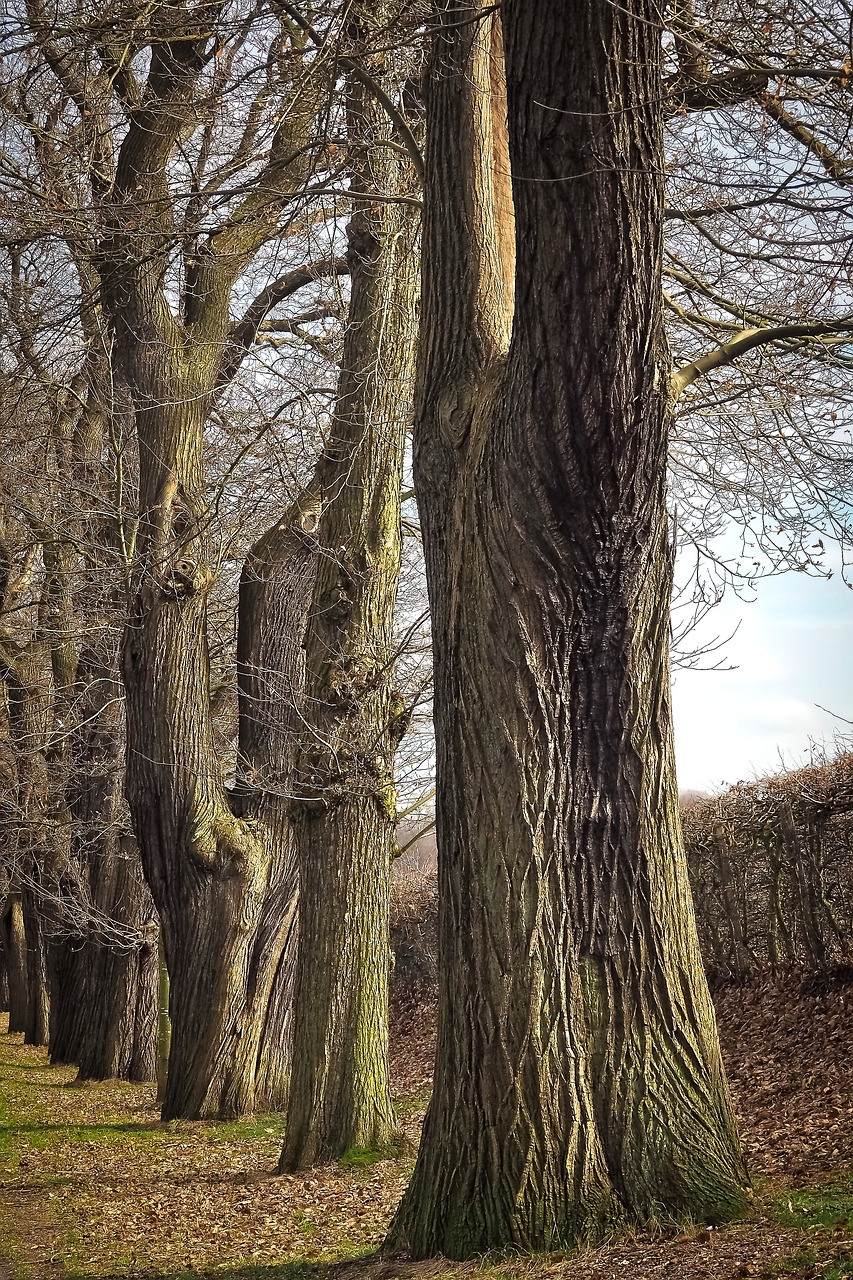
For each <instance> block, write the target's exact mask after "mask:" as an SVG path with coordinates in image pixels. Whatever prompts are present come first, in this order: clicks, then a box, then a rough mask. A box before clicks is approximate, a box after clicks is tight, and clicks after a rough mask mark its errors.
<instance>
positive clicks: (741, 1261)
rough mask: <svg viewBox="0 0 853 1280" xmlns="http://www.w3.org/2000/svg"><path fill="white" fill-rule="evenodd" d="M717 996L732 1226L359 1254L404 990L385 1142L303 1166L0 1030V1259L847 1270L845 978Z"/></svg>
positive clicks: (115, 1269) (419, 1040)
mask: <svg viewBox="0 0 853 1280" xmlns="http://www.w3.org/2000/svg"><path fill="white" fill-rule="evenodd" d="M716 1004H717V1012H718V1021H719V1028H720V1037H721V1042H722V1045H723V1052H724V1056H725V1059H726V1066H727V1070H728V1073H729V1080H730V1083H731V1087H732V1095H733V1098H734V1102H735V1108H736V1111H737V1114H738V1119H739V1124H740V1129H741V1135H742V1138H743V1142H744V1149H745V1152H746V1156H747V1160H748V1163H749V1167H750V1171H751V1173H752V1176H753V1179H754V1181H755V1184H756V1188H757V1196H756V1206H755V1212H754V1214H753V1215H752V1217H751V1219H750V1220H749V1221H747V1222H745V1223H739V1224H734V1225H732V1226H727V1227H722V1228H720V1229H718V1230H711V1229H708V1228H704V1227H702V1226H701V1225H697V1226H695V1227H691V1228H688V1229H684V1230H668V1231H667V1230H664V1229H661V1230H659V1231H656V1232H645V1233H631V1234H628V1235H625V1236H622V1237H620V1238H618V1239H616V1240H614V1241H613V1242H611V1243H608V1244H606V1245H604V1246H602V1247H600V1248H597V1249H590V1250H582V1251H580V1252H578V1253H575V1254H573V1255H566V1256H563V1255H548V1256H547V1257H542V1258H535V1259H529V1258H521V1257H518V1258H512V1257H507V1258H504V1259H501V1260H495V1259H492V1260H486V1261H477V1262H472V1263H467V1264H451V1263H441V1262H437V1263H428V1264H411V1263H400V1262H393V1261H381V1260H377V1259H376V1258H375V1257H371V1256H370V1255H371V1254H372V1253H373V1251H375V1250H376V1249H377V1248H378V1246H379V1245H380V1244H381V1241H382V1239H383V1236H384V1233H385V1231H386V1229H387V1226H388V1223H389V1221H390V1218H391V1215H392V1213H393V1211H394V1209H395V1208H396V1206H397V1204H398V1202H399V1199H400V1197H401V1195H402V1192H403V1190H404V1188H405V1186H406V1183H407V1181H408V1178H409V1175H410V1172H411V1167H412V1163H413V1160H414V1150H415V1143H416V1141H417V1135H418V1132H419V1129H420V1124H421V1121H422V1119H423V1114H424V1110H425V1107H426V1103H427V1101H428V1095H429V1087H430V1075H431V1066H432V1055H433V1047H434V1035H435V1014H434V1002H433V999H432V991H431V988H430V987H429V986H428V985H423V986H421V987H416V988H414V989H412V988H411V987H410V988H409V989H408V990H407V992H406V993H405V994H404V995H401V994H400V993H399V992H398V994H397V997H396V999H395V1002H394V1007H393V1018H392V1028H393V1030H392V1052H391V1071H392V1080H393V1083H394V1092H395V1095H396V1099H397V1105H398V1112H399V1115H400V1128H401V1131H402V1134H403V1137H404V1141H403V1142H402V1143H401V1145H400V1147H398V1148H396V1149H395V1151H394V1153H393V1154H391V1155H389V1156H388V1157H387V1158H384V1159H382V1160H379V1161H378V1162H376V1163H374V1164H368V1165H366V1166H365V1165H361V1166H359V1165H353V1166H344V1165H342V1164H334V1165H328V1166H324V1167H322V1168H319V1169H314V1170H310V1171H308V1172H307V1173H304V1174H302V1173H300V1174H293V1175H285V1176H278V1175H277V1174H276V1173H275V1167H276V1161H277V1158H278V1154H279V1150H280V1147H281V1138H282V1120H281V1117H280V1116H270V1117H254V1118H252V1119H250V1120H248V1121H246V1122H244V1123H239V1122H238V1123H229V1124H222V1125H217V1124H214V1123H206V1122H196V1123H190V1122H178V1123H175V1122H172V1123H169V1124H166V1125H164V1124H162V1123H161V1122H160V1121H159V1119H158V1117H157V1111H156V1104H155V1100H154V1089H153V1086H147V1085H134V1084H127V1083H121V1082H116V1081H106V1082H102V1083H87V1084H85V1085H82V1086H80V1087H73V1088H72V1087H69V1086H71V1085H72V1084H73V1081H74V1070H73V1068H69V1067H51V1066H49V1065H48V1063H47V1059H46V1054H45V1051H44V1050H41V1049H33V1048H30V1047H26V1046H24V1045H23V1044H22V1043H21V1037H20V1036H3V1037H2V1040H0V1255H4V1256H5V1259H7V1260H8V1264H9V1266H10V1267H11V1272H12V1276H14V1277H15V1280H17V1277H18V1276H20V1277H21V1278H22V1280H54V1278H56V1280H59V1277H64V1276H74V1277H79V1278H80V1280H96V1278H105V1277H111V1278H112V1277H116V1278H118V1277H122V1278H124V1277H127V1278H128V1280H142V1278H143V1277H146V1278H148V1277H152V1278H153V1277H164V1278H165V1277H169V1280H177V1278H178V1277H201V1276H204V1277H211V1280H212V1278H213V1277H216V1276H218V1275H219V1276H222V1277H223V1278H224V1277H226V1276H227V1277H228V1280H238V1277H242V1276H244V1275H245V1276H246V1277H249V1276H251V1275H252V1267H253V1266H254V1267H256V1268H258V1270H257V1271H256V1272H255V1274H256V1275H263V1276H264V1277H265V1280H276V1278H277V1275H278V1274H280V1275H281V1276H282V1280H289V1278H290V1277H295V1276H296V1274H297V1272H296V1271H294V1270H293V1269H292V1268H293V1266H294V1265H295V1264H297V1263H300V1264H304V1265H305V1267H306V1268H307V1270H304V1271H302V1274H304V1275H306V1276H308V1275H310V1276H311V1277H312V1280H313V1278H314V1277H323V1278H324V1280H325V1278H326V1277H328V1280H331V1277H332V1276H334V1277H336V1278H337V1280H359V1278H360V1277H364V1280H394V1278H395V1277H416V1276H427V1275H437V1274H441V1275H443V1276H445V1277H447V1278H448V1280H450V1278H452V1277H453V1276H460V1277H461V1276H480V1275H485V1276H491V1277H495V1278H496V1280H545V1277H552V1276H553V1277H557V1276H559V1277H564V1278H565V1280H616V1278H617V1277H630V1278H631V1280H657V1277H672V1278H673V1280H676V1278H677V1280H734V1278H735V1277H748V1276H765V1277H775V1276H800V1277H803V1278H804V1280H812V1278H815V1280H816V1278H817V1277H826V1278H827V1280H836V1277H839V1276H843V1275H853V1226H851V1222H853V1174H851V1170H853V1089H852V1088H851V1084H852V1083H853V1071H851V1065H850V1058H851V1055H850V1048H849V1046H850V1044H851V1043H853V987H851V986H847V985H844V984H841V983H833V982H832V981H830V980H826V981H823V982H818V981H816V980H811V981H810V982H804V981H803V980H802V978H801V977H800V976H798V975H796V974H789V975H785V976H781V977H780V976H776V977H766V978H763V979H760V980H757V981H754V982H753V983H751V984H750V985H749V986H744V987H735V986H731V987H726V988H723V989H722V990H721V991H718V992H717V994H716ZM827 1205H830V1209H829V1210H828V1209H827V1207H826V1206H827ZM848 1205H849V1213H850V1215H851V1218H850V1221H848V1219H847V1216H846V1214H847V1213H848ZM288 1264H290V1265H288ZM848 1264H849V1265H848ZM279 1267H281V1268H283V1270H282V1271H281V1272H280V1273H279V1272H278V1268H279ZM16 1272H17V1274H16ZM0 1276H3V1268H2V1263H0ZM4 1280H5V1278H4Z"/></svg>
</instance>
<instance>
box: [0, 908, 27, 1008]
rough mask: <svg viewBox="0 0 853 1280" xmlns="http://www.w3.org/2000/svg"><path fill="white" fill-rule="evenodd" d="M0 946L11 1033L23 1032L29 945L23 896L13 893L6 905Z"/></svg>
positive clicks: (0, 925) (1, 916)
mask: <svg viewBox="0 0 853 1280" xmlns="http://www.w3.org/2000/svg"><path fill="white" fill-rule="evenodd" d="M0 944H2V947H3V955H4V957H5V959H6V974H7V978H8V982H9V1031H10V1033H11V1032H14V1031H24V1030H26V1025H27V944H26V939H25V937H24V917H23V913H22V911H21V895H20V893H15V892H12V893H10V894H9V896H8V897H7V898H6V901H5V903H4V904H3V911H2V913H0Z"/></svg>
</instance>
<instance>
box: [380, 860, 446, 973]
mask: <svg viewBox="0 0 853 1280" xmlns="http://www.w3.org/2000/svg"><path fill="white" fill-rule="evenodd" d="M391 950H392V951H393V954H394V975H393V981H394V985H395V987H399V986H405V987H408V988H416V987H422V986H424V985H428V986H430V987H432V986H434V985H435V983H436V980H437V978H438V881H437V878H436V870H435V858H434V855H433V854H432V852H431V851H428V852H426V853H421V852H419V851H418V850H414V851H413V852H412V853H410V854H407V855H406V856H405V857H404V858H399V859H398V860H397V862H396V863H395V864H394V868H393V872H392V876H391Z"/></svg>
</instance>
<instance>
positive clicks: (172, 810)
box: [100, 6, 326, 1119]
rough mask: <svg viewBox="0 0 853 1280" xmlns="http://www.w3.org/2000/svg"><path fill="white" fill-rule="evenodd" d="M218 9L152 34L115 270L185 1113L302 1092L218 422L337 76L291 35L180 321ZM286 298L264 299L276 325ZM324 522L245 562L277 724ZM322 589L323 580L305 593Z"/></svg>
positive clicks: (147, 763)
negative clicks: (211, 627)
mask: <svg viewBox="0 0 853 1280" xmlns="http://www.w3.org/2000/svg"><path fill="white" fill-rule="evenodd" d="M211 22H214V23H215V22H216V12H215V10H212V9H210V7H209V6H201V7H200V8H194V9H186V10H180V12H178V11H176V16H175V30H174V31H172V30H170V31H169V33H168V38H166V37H164V38H163V39H161V40H155V41H154V42H153V43H152V46H151V61H150V66H149V69H148V76H147V82H146V89H145V94H144V96H143V99H142V101H141V103H140V105H139V106H138V107H136V108H135V109H134V110H133V111H132V112H131V115H130V121H129V125H128V129H127V132H126V134H125V136H124V138H123V141H122V143H121V146H120V148H119V151H118V156H117V160H116V165H115V180H114V182H113V184H112V187H111V190H110V192H109V196H108V198H107V199H105V201H104V206H103V211H104V215H105V221H106V227H107V234H106V235H105V237H104V240H103V242H102V259H101V263H100V266H101V272H102V278H103V283H104V299H105V305H106V309H107V311H108V314H109V316H110V321H111V324H112V327H113V330H114V334H115V339H116V343H115V362H116V367H117V369H118V371H119V374H120V378H121V381H122V382H123V383H124V384H126V385H127V387H128V388H129V391H130V395H131V397H132V401H133V407H134V413H135V420H136V432H137V438H138V442H139V513H140V521H139V532H138V538H137V543H136V563H135V575H136V576H135V581H134V587H135V599H134V603H133V607H132V611H131V617H130V621H129V623H128V626H127V630H126V635H125V642H124V649H123V663H122V672H123V677H124V683H125V687H126V690H127V726H128V758H127V774H126V794H127V798H128V802H129V804H130V808H131V812H132V816H133V822H134V828H135V831H136V835H137V839H138V842H139V848H140V854H141V857H142V861H143V866H144V869H145V875H146V878H147V880H148V883H149V886H150V888H151V893H152V896H153V898H154V902H155V905H156V907H157V910H158V913H159V916H160V921H161V926H162V929H163V942H164V951H165V958H166V962H167V966H168V972H169V978H170V1015H171V1025H172V1039H171V1050H170V1059H169V1071H168V1079H167V1082H166V1088H165V1096H164V1099H163V1116H164V1118H166V1119H168V1118H172V1117H177V1116H183V1117H187V1118H195V1117H198V1116H203V1115H220V1116H232V1115H238V1114H241V1113H242V1112H244V1111H249V1110H251V1109H252V1108H253V1107H254V1106H255V1105H256V1104H258V1103H261V1104H263V1105H281V1104H282V1102H283V1097H282V1096H280V1091H281V1089H282V1088H283V1083H284V1076H283V1068H282V1066H281V1061H282V1059H283V1057H284V1051H285V1046H284V1044H282V1045H279V1046H277V1047H276V1049H275V1050H272V1049H270V1050H269V1051H268V1050H267V1049H265V1045H264V1041H265V1037H266V1036H268V1035H270V1034H286V1021H287V1019H286V1015H285V1013H284V1012H283V1011H282V1010H280V1009H278V1010H275V1011H272V1012H271V1011H270V1000H271V999H272V998H276V999H278V998H280V999H282V1000H285V1001H286V1000H287V999H288V997H289V989H288V984H287V982H286V981H282V979H281V974H282V972H283V967H282V963H281V962H282V955H283V953H284V952H285V950H286V949H287V948H288V947H289V946H291V945H292V941H291V940H292V939H293V938H294V937H295V933H294V914H295V863H294V857H293V850H292V843H291V841H290V839H289V834H288V818H287V813H286V803H287V798H286V795H285V794H284V789H283V788H282V786H281V785H280V780H281V774H282V762H281V761H269V760H267V759H266V758H265V757H264V758H263V759H262V758H261V757H262V756H263V754H264V751H265V749H266V747H267V746H271V744H272V743H273V742H274V741H275V740H276V735H275V732H266V731H264V732H263V733H261V734H260V736H257V735H256V740H255V741H254V742H253V743H249V744H248V745H247V741H246V738H245V734H244V735H241V751H242V752H243V756H244V759H243V760H242V761H241V766H240V770H241V772H240V777H239V779H238V786H237V788H236V789H235V791H234V793H233V794H231V793H229V791H228V789H226V787H225V782H224V778H223V774H222V768H221V766H220V762H219V760H218V759H217V753H216V748H215V740H214V733H213V720H212V714H211V705H210V687H209V672H210V659H209V653H208V642H207V606H208V599H209V596H210V591H211V587H212V583H213V578H214V573H215V564H216V549H215V547H214V546H213V543H212V540H211V528H210V525H211V512H210V510H209V508H208V506H207V491H206V482H205V471H204V457H203V454H204V426H205V420H206V417H207V413H208V410H209V408H210V404H211V401H212V398H213V396H214V394H215V393H216V390H217V388H219V387H221V385H222V384H223V379H224V381H225V382H227V379H228V377H229V376H230V375H231V373H233V368H234V367H235V366H232V365H231V364H229V359H230V355H229V352H230V350H231V348H230V344H231V342H232V338H233V333H232V325H231V318H230V312H229V307H230V301H231V296H232V291H233V289H234V286H235V283H236V282H237V281H238V280H239V279H240V277H241V275H242V273H243V272H244V270H245V269H246V267H247V265H248V264H249V263H250V262H251V260H252V257H253V255H254V254H255V253H256V252H257V251H258V250H259V249H260V248H261V247H262V246H263V245H264V244H266V242H267V241H268V240H269V239H270V238H272V237H273V236H274V235H275V234H276V231H275V228H276V223H277V214H278V212H279V210H280V208H281V206H282V204H284V203H286V201H287V199H288V198H289V197H290V196H291V195H292V194H293V193H295V192H299V191H301V189H302V186H303V183H304V180H305V178H306V177H307V174H308V171H309V168H310V157H311V150H310V142H311V137H312V129H313V123H314V118H315V115H316V110H317V103H318V100H319V99H320V98H321V97H322V94H323V92H324V91H325V86H326V80H325V70H324V66H321V64H320V61H319V60H317V61H313V62H311V61H308V60H305V61H303V59H302V57H301V54H300V49H299V46H298V43H297V42H295V41H294V42H293V43H292V49H291V48H290V44H291V42H290V41H288V42H287V43H288V48H289V50H290V52H291V53H292V57H290V56H289V57H288V59H287V61H286V64H285V65H286V66H287V68H289V70H288V71H287V72H286V73H285V72H282V75H283V82H282V84H281V85H279V86H277V89H278V90H280V97H281V105H280V109H279V110H280V115H277V116H276V120H280V123H279V125H278V126H277V127H276V129H275V130H274V133H273V137H272V140H271V143H270V147H269V151H268V154H267V158H266V166H265V168H263V170H262V172H261V173H260V174H259V175H258V179H257V190H254V189H251V190H249V192H248V194H247V195H246V197H245V199H244V201H243V202H242V203H241V204H240V205H239V207H237V206H235V209H234V211H233V212H232V213H231V214H230V215H229V218H228V220H227V221H226V222H225V223H224V224H223V226H222V227H220V228H218V229H217V231H216V233H215V234H211V235H210V236H208V237H207V238H206V239H205V241H204V244H203V245H199V246H197V250H194V251H193V252H188V253H187V256H186V260H185V263H184V267H185V280H184V290H183V297H182V309H181V313H180V315H178V314H176V313H175V312H174V311H173V310H172V308H171V306H170V299H169V297H168V296H167V293H166V290H165V287H164V279H165V277H166V274H167V271H168V270H169V269H170V267H169V263H170V262H171V255H172V253H173V249H174V222H173V218H174V216H175V211H174V209H173V207H172V202H171V196H170V189H169V184H168V181H167V171H168V166H169V163H170V157H171V156H172V155H173V153H174V152H175V149H176V148H177V147H178V146H179V145H180V140H181V137H182V131H183V130H184V128H185V127H186V126H187V125H188V123H189V122H190V121H195V120H196V116H195V114H194V113H195V111H196V102H195V95H196V93H197V90H198V81H199V77H200V75H201V74H202V71H203V69H204V67H205V66H206V64H207V62H208V61H209V60H210V58H211V57H212V56H213V55H212V51H211V44H210V23H211ZM291 34H292V33H291ZM288 76H289V79H288ZM205 92H206V90H205ZM307 278H308V279H310V278H311V277H310V276H309V277H307ZM270 305H272V302H271V301H269V300H268V301H267V302H266V304H265V306H262V307H261V308H260V310H259V312H258V315H257V318H256V319H257V323H260V322H261V320H262V319H263V317H264V315H265V314H266V310H267V309H268V308H269V306H270ZM257 323H256V324H255V326H254V329H256V328H257ZM254 329H253V330H252V332H254ZM237 363H239V361H237ZM223 370H224V371H225V372H224V373H223ZM303 514H304V513H303V511H302V509H301V508H300V507H299V504H297V509H296V510H295V511H293V510H291V511H288V512H285V515H284V517H283V519H282V521H281V522H280V524H279V525H277V526H276V529H275V530H273V531H272V533H271V535H270V537H269V538H268V539H266V540H263V545H261V546H260V547H258V548H256V549H255V553H253V557H252V558H251V563H250V565H249V567H248V570H247V572H248V574H249V578H252V575H254V578H253V581H252V582H249V581H248V580H247V578H246V575H244V584H243V586H244V590H243V592H242V593H241V611H242V614H243V616H242V617H241V620H240V626H239V629H240V636H241V641H240V649H239V652H238V665H239V666H240V667H241V673H242V674H241V681H242V683H241V715H249V716H251V717H253V718H256V719H259V720H264V719H265V717H267V716H268V717H269V719H270V723H273V722H277V721H278V720H280V719H281V716H282V714H283V712H282V711H281V709H277V708H275V707H274V706H273V702H274V700H275V698H276V697H278V696H279V694H280V692H281V690H282V689H283V688H284V687H285V686H286V684H287V678H286V676H287V673H282V672H280V671H279V670H278V669H277V667H276V665H275V664H276V656H275V643H274V641H273V639H270V640H269V642H267V641H266V640H264V639H263V638H259V637H258V636H257V635H253V634H252V633H253V629H254V628H257V627H261V628H263V627H264V626H266V625H270V626H278V625H283V624H284V622H285V621H286V617H285V615H287V617H289V615H290V613H293V614H294V616H298V615H299V608H300V606H299V601H300V600H302V599H305V601H306V608H307V600H309V599H310V586H311V582H312V581H313V579H312V578H311V573H312V572H313V565H312V561H311V554H310V551H311V548H310V534H306V531H305V529H304V528H303V527H302V525H301V523H300V522H301V520H302V516H303ZM309 523H310V522H309ZM306 537H307V539H308V541H307V543H306ZM291 552H293V553H294V554H293V555H291ZM281 557H283V561H282V560H281ZM306 575H307V576H306ZM303 581H307V582H308V588H307V593H305V592H303V594H302V595H301V596H300V594H299V590H300V588H299V583H300V582H303ZM276 593H278V596H276ZM276 601H277V603H276ZM303 632H304V622H303V624H302V630H301V631H300V630H299V629H298V627H297V630H296V632H295V633H293V635H292V636H291V635H289V637H288V643H289V641H290V640H291V639H292V641H293V644H292V645H291V646H290V648H288V649H287V654H286V656H285V659H284V660H285V661H290V657H291V651H292V650H293V648H294V647H295V650H297V651H298V648H299V645H300V643H301V640H302V634H303ZM300 659H301V655H300ZM297 665H298V664H297ZM252 681H254V686H255V687H254V688H249V687H248V686H249V685H251V684H252ZM290 683H291V685H293V679H291V680H290ZM276 1063H277V1064H278V1065H277V1066H276V1065H275V1064H276ZM259 1072H260V1075H259ZM259 1082H260V1084H261V1089H262V1093H261V1094H259V1088H258V1086H259Z"/></svg>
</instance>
